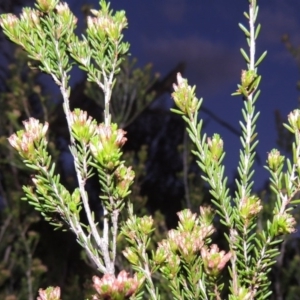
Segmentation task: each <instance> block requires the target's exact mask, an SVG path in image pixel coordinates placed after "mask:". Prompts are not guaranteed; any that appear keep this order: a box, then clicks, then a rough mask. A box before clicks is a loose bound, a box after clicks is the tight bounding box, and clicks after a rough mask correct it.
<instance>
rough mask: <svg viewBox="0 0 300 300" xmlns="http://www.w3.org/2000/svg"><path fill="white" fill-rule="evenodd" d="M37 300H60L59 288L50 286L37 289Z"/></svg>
mask: <svg viewBox="0 0 300 300" xmlns="http://www.w3.org/2000/svg"><path fill="white" fill-rule="evenodd" d="M37 300H60V288H59V287H58V286H57V287H52V286H50V287H48V288H47V289H45V290H43V289H39V297H37Z"/></svg>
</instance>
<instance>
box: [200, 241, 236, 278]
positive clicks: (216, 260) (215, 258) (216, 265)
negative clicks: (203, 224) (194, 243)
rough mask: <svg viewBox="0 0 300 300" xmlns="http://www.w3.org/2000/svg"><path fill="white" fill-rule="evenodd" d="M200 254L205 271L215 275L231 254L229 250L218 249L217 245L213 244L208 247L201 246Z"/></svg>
mask: <svg viewBox="0 0 300 300" xmlns="http://www.w3.org/2000/svg"><path fill="white" fill-rule="evenodd" d="M201 256H202V259H203V264H204V268H205V271H206V273H207V274H208V275H211V276H217V275H218V274H219V273H220V271H221V270H222V269H223V268H224V267H225V265H226V263H227V262H228V261H229V260H230V258H231V256H232V254H231V252H227V253H225V251H220V250H219V247H218V246H217V245H216V244H213V245H211V247H210V249H209V248H208V247H207V246H204V247H202V248H201Z"/></svg>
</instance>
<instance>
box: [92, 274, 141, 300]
mask: <svg viewBox="0 0 300 300" xmlns="http://www.w3.org/2000/svg"><path fill="white" fill-rule="evenodd" d="M93 282H94V284H93V287H94V288H95V290H96V291H97V294H95V295H94V296H93V300H102V299H107V300H115V299H118V300H119V299H120V300H121V299H122V300H123V299H129V298H130V297H131V296H132V295H134V294H135V293H136V292H137V290H138V288H139V285H140V282H139V280H138V278H137V275H136V274H135V275H134V276H133V277H129V274H128V273H127V272H126V271H124V270H123V271H121V272H120V273H119V275H118V276H117V277H115V275H111V274H105V275H104V276H103V277H102V278H99V277H97V276H94V277H93Z"/></svg>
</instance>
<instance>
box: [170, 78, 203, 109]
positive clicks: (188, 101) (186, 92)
mask: <svg viewBox="0 0 300 300" xmlns="http://www.w3.org/2000/svg"><path fill="white" fill-rule="evenodd" d="M173 88H174V92H173V94H172V97H173V99H174V101H175V103H176V105H177V106H178V108H179V109H180V110H181V111H182V113H183V114H185V115H193V114H194V113H195V111H196V110H197V105H198V99H197V98H196V96H195V87H192V88H191V87H190V86H189V85H188V83H187V80H186V79H183V78H182V76H181V74H180V73H178V74H177V84H173Z"/></svg>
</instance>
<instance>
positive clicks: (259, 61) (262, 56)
mask: <svg viewBox="0 0 300 300" xmlns="http://www.w3.org/2000/svg"><path fill="white" fill-rule="evenodd" d="M267 53H268V51H265V52H264V53H263V54H262V55H261V56H260V57H259V59H258V60H257V61H256V63H255V67H257V66H258V65H259V64H260V63H261V62H262V61H263V59H264V58H265V57H266V55H267Z"/></svg>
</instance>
